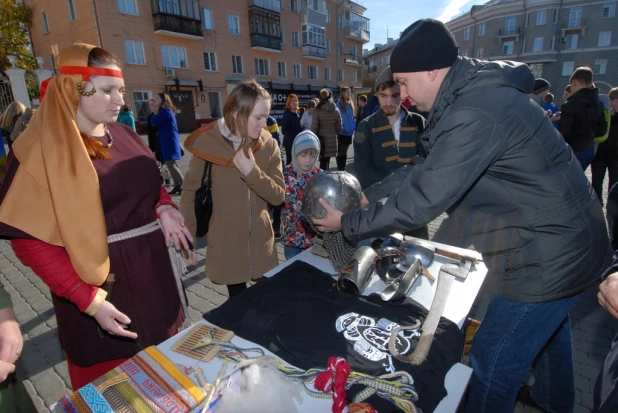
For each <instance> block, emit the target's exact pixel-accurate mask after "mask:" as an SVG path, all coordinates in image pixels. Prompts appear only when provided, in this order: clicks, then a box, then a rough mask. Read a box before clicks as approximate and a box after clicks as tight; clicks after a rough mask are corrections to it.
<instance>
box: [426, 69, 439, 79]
mask: <svg viewBox="0 0 618 413" xmlns="http://www.w3.org/2000/svg"><path fill="white" fill-rule="evenodd" d="M437 76H438V71H437V70H430V71H428V72H427V77H428V78H429V80H430V81H432V82H433V81H434V80H436V77H437Z"/></svg>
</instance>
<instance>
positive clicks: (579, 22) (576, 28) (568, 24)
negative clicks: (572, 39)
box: [561, 17, 588, 36]
mask: <svg viewBox="0 0 618 413" xmlns="http://www.w3.org/2000/svg"><path fill="white" fill-rule="evenodd" d="M587 24H588V21H587V20H586V19H585V18H581V17H574V18H570V19H566V20H563V21H562V26H561V31H562V36H565V35H566V34H572V33H581V34H586V26H587Z"/></svg>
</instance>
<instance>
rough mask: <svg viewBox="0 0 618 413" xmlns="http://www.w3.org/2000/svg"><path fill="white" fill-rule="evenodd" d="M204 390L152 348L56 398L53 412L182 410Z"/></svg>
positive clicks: (201, 397)
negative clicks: (60, 397)
mask: <svg viewBox="0 0 618 413" xmlns="http://www.w3.org/2000/svg"><path fill="white" fill-rule="evenodd" d="M205 396H206V394H205V392H204V390H202V389H201V388H199V387H198V386H197V385H196V384H194V383H193V382H192V381H191V380H190V379H189V378H187V377H186V376H185V375H184V374H183V373H181V372H180V370H178V368H177V367H176V366H175V365H174V364H172V362H171V361H169V360H168V359H167V357H165V355H163V353H161V352H160V351H159V350H157V349H156V348H155V347H148V348H147V349H146V350H143V351H141V352H139V353H138V354H137V355H135V356H134V357H132V358H130V359H129V360H127V361H126V362H124V363H122V364H121V365H120V366H118V367H116V368H115V369H113V370H111V371H109V372H108V373H106V374H104V375H103V376H101V377H99V378H98V379H96V380H95V381H93V382H92V383H90V384H88V385H86V386H84V387H82V388H81V389H79V390H78V391H75V392H73V393H71V394H69V395H68V396H65V397H63V398H62V399H60V400H59V401H58V404H57V405H56V407H55V408H54V412H55V413H103V412H105V413H106V412H120V413H186V412H189V411H191V410H193V409H195V408H196V407H197V406H198V405H199V404H200V403H201V402H202V401H203V400H204V398H205Z"/></svg>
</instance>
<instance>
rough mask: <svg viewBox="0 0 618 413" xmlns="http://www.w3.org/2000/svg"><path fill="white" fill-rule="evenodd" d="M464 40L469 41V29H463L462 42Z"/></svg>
mask: <svg viewBox="0 0 618 413" xmlns="http://www.w3.org/2000/svg"><path fill="white" fill-rule="evenodd" d="M465 40H470V28H469V27H466V28H465V29H464V41H465Z"/></svg>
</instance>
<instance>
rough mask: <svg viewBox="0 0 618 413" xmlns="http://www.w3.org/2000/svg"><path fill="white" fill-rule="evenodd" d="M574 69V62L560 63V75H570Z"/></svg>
mask: <svg viewBox="0 0 618 413" xmlns="http://www.w3.org/2000/svg"><path fill="white" fill-rule="evenodd" d="M574 70H575V62H563V63H562V76H571V75H572V74H573V71H574Z"/></svg>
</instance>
